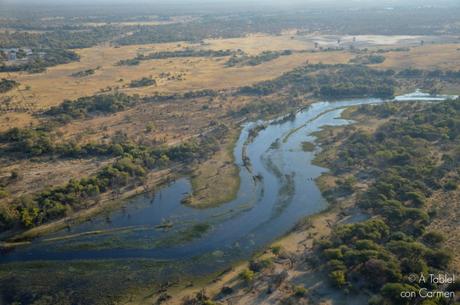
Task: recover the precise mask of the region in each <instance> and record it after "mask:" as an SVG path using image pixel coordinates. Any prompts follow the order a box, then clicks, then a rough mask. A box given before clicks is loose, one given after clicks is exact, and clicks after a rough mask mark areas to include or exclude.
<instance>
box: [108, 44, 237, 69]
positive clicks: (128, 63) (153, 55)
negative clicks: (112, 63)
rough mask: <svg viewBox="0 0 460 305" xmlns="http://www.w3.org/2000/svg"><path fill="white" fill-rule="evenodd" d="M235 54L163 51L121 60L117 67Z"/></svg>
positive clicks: (224, 52) (227, 52)
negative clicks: (163, 60) (167, 59)
mask: <svg viewBox="0 0 460 305" xmlns="http://www.w3.org/2000/svg"><path fill="white" fill-rule="evenodd" d="M233 54H235V52H234V51H231V50H219V51H214V50H194V49H189V48H187V49H185V50H179V51H162V52H155V53H150V54H147V55H144V54H138V55H137V56H136V57H135V58H132V59H123V60H120V61H119V62H118V63H117V65H119V66H137V65H138V64H140V62H141V61H143V60H152V59H166V58H178V57H224V56H230V55H233Z"/></svg>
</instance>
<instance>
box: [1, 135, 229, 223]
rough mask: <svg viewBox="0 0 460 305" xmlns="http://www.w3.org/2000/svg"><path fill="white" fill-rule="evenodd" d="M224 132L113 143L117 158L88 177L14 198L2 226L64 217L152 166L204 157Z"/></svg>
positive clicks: (129, 182) (142, 176)
mask: <svg viewBox="0 0 460 305" xmlns="http://www.w3.org/2000/svg"><path fill="white" fill-rule="evenodd" d="M224 132H226V127H225V126H220V127H218V128H216V130H215V132H214V134H212V135H208V136H205V137H201V138H200V139H198V140H194V141H190V142H187V143H184V144H181V145H178V146H174V147H169V148H150V147H146V146H142V145H135V144H116V145H113V146H111V147H110V148H108V150H109V151H110V153H111V154H113V155H115V156H118V158H117V160H116V161H115V162H114V163H113V164H112V165H109V166H106V167H104V168H102V169H101V170H100V171H98V172H97V173H96V174H94V175H92V176H90V177H88V178H84V179H80V180H74V179H72V180H70V181H69V183H68V184H66V185H65V186H60V187H52V188H49V189H47V190H44V191H42V192H40V193H38V194H35V195H32V196H23V197H21V198H19V199H17V200H15V202H14V203H13V206H14V207H15V212H13V213H11V212H10V213H1V214H0V229H1V231H3V230H6V229H8V228H11V227H13V226H15V225H18V224H20V225H21V226H23V227H26V228H29V227H33V226H36V225H40V224H43V223H46V222H49V221H52V220H56V219H59V218H62V217H64V216H66V215H68V214H69V213H71V212H74V211H78V210H80V209H83V208H85V207H87V205H88V204H89V203H91V202H94V201H97V200H98V199H99V195H100V194H102V193H107V192H109V191H113V190H120V189H122V188H125V187H129V186H134V185H136V184H141V183H142V182H143V181H144V180H145V179H146V176H147V173H148V172H149V171H151V170H153V169H157V168H162V167H165V166H167V165H169V164H170V163H171V162H176V163H178V162H187V163H191V162H193V161H196V160H202V159H205V158H207V157H208V156H209V155H210V154H212V153H214V152H215V151H216V150H217V149H218V143H219V142H218V140H217V139H218V138H219V136H220V135H221V133H224Z"/></svg>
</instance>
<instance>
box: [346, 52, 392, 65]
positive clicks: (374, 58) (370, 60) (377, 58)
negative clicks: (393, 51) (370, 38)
mask: <svg viewBox="0 0 460 305" xmlns="http://www.w3.org/2000/svg"><path fill="white" fill-rule="evenodd" d="M384 61H385V56H383V55H377V54H370V55H364V56H357V57H355V58H352V59H351V60H350V62H352V63H356V64H362V65H375V64H381V63H383V62H384Z"/></svg>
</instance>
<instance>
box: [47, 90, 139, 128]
mask: <svg viewBox="0 0 460 305" xmlns="http://www.w3.org/2000/svg"><path fill="white" fill-rule="evenodd" d="M139 100H140V98H139V97H138V96H137V95H134V96H128V95H126V94H123V93H114V94H101V95H93V96H87V97H81V98H79V99H77V100H74V101H69V100H65V101H64V102H63V103H62V104H60V105H58V106H55V107H52V108H51V109H50V110H48V111H46V112H45V113H43V115H45V116H47V117H48V118H50V119H52V120H53V121H58V122H62V123H66V122H69V121H71V120H72V119H81V118H86V117H90V116H93V115H97V114H110V113H115V112H119V111H123V110H125V109H126V108H128V107H130V106H133V105H134V104H135V103H137V102H138V101H139Z"/></svg>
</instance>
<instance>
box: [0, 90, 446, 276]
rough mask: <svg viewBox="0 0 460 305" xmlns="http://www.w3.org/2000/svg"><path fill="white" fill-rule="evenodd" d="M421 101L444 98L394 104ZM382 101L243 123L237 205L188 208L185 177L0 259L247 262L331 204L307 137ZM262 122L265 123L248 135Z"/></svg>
mask: <svg viewBox="0 0 460 305" xmlns="http://www.w3.org/2000/svg"><path fill="white" fill-rule="evenodd" d="M422 97H423V98H422ZM419 98H422V99H423V100H426V101H430V100H432V101H436V100H439V99H440V98H439V97H438V96H436V97H431V96H429V95H423V96H422V95H421V93H420V92H416V93H414V94H412V95H405V96H401V97H397V98H396V99H395V101H407V100H416V99H419ZM445 98H447V97H442V99H445ZM381 102H383V101H382V100H380V99H369V98H367V99H350V100H344V101H336V102H317V103H314V104H312V105H310V106H309V107H308V108H306V109H304V110H302V111H299V112H298V113H297V114H296V116H295V117H294V118H290V119H282V118H281V119H279V120H274V121H269V122H262V121H260V122H253V123H248V124H246V125H244V126H243V128H242V132H241V134H240V137H239V139H238V141H237V143H236V146H235V148H234V154H235V160H236V163H237V165H238V167H239V169H240V179H241V185H240V189H239V191H238V195H237V197H236V199H234V200H233V201H231V202H228V203H226V204H223V205H220V206H218V207H213V208H208V209H194V208H191V207H188V206H186V205H183V204H181V200H182V199H183V198H184V197H185V196H187V195H188V194H189V193H190V192H191V186H190V183H189V181H188V180H187V179H186V178H182V179H179V180H177V181H175V182H173V183H171V184H169V185H167V186H165V187H163V188H162V189H160V190H159V191H158V192H157V193H155V194H154V195H140V196H137V197H134V198H132V199H130V200H129V201H128V202H126V204H125V205H124V207H123V208H122V209H120V210H117V211H113V212H111V213H110V214H102V215H99V216H97V217H94V218H93V219H92V220H90V221H87V222H85V223H82V224H79V225H75V226H73V227H71V228H69V229H65V230H62V231H59V232H56V233H53V234H49V235H46V236H43V237H41V238H38V239H36V240H34V241H33V242H32V243H31V244H30V245H27V246H24V247H18V248H16V249H14V250H12V251H10V252H8V253H3V254H2V255H1V256H0V263H8V262H17V261H32V260H53V261H54V260H63V261H65V260H98V259H128V258H129V259H138V258H142V259H156V260H167V261H181V260H182V261H187V260H194V263H193V264H191V265H190V271H197V272H199V270H207V271H212V270H218V269H219V268H224V267H226V266H228V265H229V264H230V263H231V262H234V261H236V260H240V259H246V258H248V257H250V256H251V255H252V254H253V253H254V252H256V251H258V250H260V249H261V248H263V247H264V246H266V245H267V244H268V243H270V242H272V241H273V240H275V239H276V238H278V237H280V236H282V235H283V234H285V233H287V232H288V231H289V230H291V229H292V228H293V227H294V226H295V224H296V223H297V222H298V221H299V220H300V219H302V218H304V217H305V216H308V215H312V214H315V213H318V212H320V211H322V210H324V209H325V208H326V207H327V203H326V201H325V199H324V198H323V197H322V196H321V193H320V190H319V189H318V187H317V186H316V184H315V181H314V179H315V178H317V177H318V176H320V175H321V174H322V173H323V172H325V171H326V170H327V169H324V168H321V167H318V166H315V165H313V164H312V160H313V158H314V156H315V154H316V153H318V151H319V150H320V148H319V147H316V148H315V150H314V151H312V152H305V151H303V150H302V142H304V141H309V142H314V141H315V137H314V136H313V133H314V132H317V131H319V130H321V128H323V127H324V126H337V125H347V124H350V121H347V120H344V119H341V118H340V116H341V113H342V112H343V110H344V109H345V108H346V107H349V106H354V105H362V104H377V103H381ZM256 126H264V128H258V130H260V131H259V132H258V133H257V134H256V135H255V136H249V134H250V131H251V130H252V129H253V128H254V127H256ZM197 258H201V259H197Z"/></svg>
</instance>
